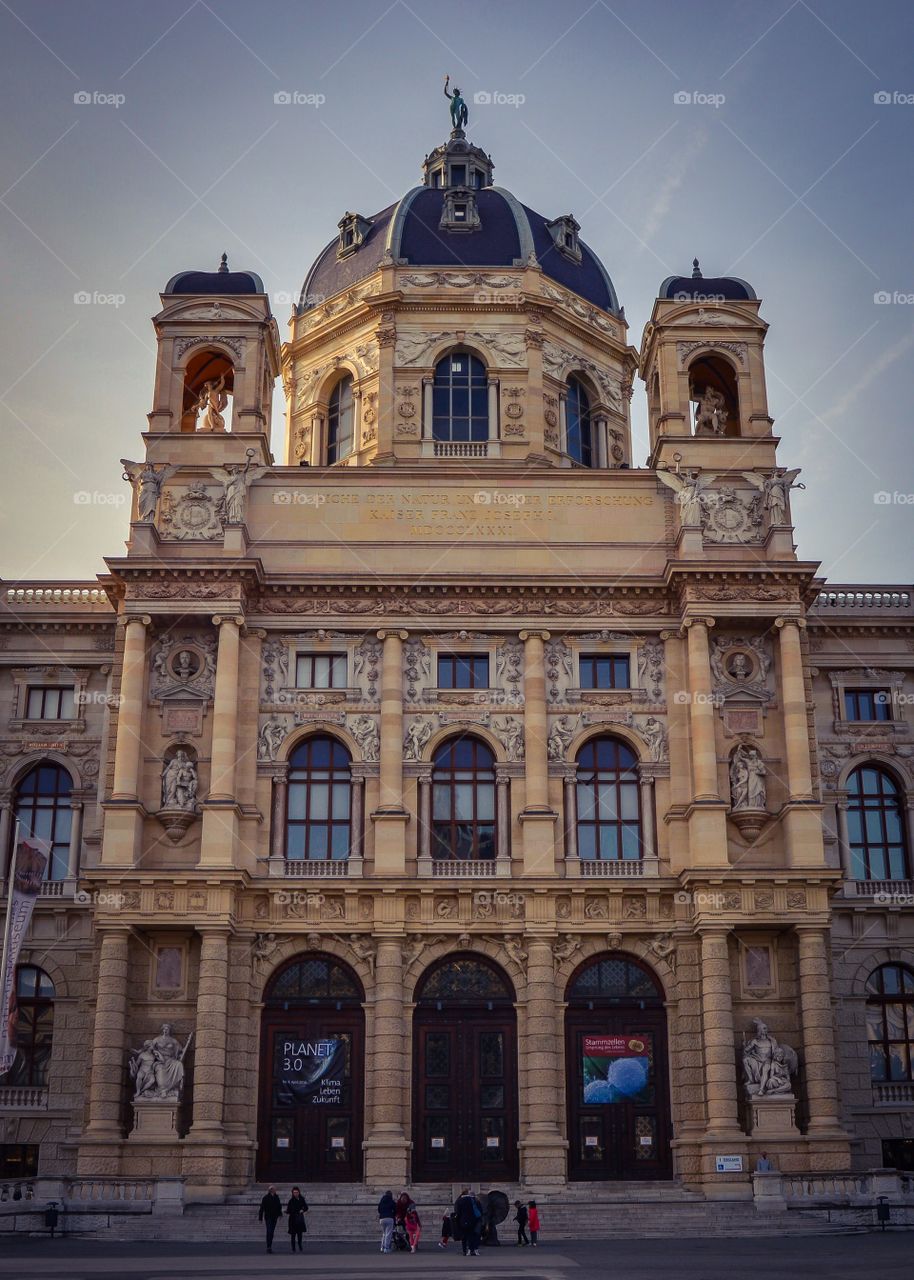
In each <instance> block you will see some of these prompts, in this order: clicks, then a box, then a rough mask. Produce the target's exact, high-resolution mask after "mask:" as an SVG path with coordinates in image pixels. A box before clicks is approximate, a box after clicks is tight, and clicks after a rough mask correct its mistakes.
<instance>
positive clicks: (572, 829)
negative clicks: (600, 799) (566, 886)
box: [562, 766, 581, 876]
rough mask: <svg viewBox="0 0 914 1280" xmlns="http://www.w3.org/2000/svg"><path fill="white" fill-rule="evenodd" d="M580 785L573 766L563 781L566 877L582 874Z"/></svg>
mask: <svg viewBox="0 0 914 1280" xmlns="http://www.w3.org/2000/svg"><path fill="white" fill-rule="evenodd" d="M577 791H578V783H577V768H576V767H574V766H572V767H571V768H570V769H569V770H568V771H567V772H566V774H565V777H564V779H563V781H562V829H563V834H564V838H565V875H566V876H579V875H580V874H581V864H580V858H579V857H578V795H577Z"/></svg>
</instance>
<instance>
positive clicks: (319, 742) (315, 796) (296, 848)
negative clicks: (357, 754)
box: [286, 737, 352, 862]
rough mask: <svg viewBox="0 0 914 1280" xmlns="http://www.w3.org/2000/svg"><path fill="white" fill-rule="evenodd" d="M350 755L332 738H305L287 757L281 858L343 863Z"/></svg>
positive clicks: (347, 834) (347, 840) (347, 836)
mask: <svg viewBox="0 0 914 1280" xmlns="http://www.w3.org/2000/svg"><path fill="white" fill-rule="evenodd" d="M351 763H352V762H351V759H350V756H349V752H348V751H347V750H346V748H345V747H344V746H343V744H342V743H341V742H337V740H336V739H335V738H326V737H318V738H306V739H305V741H304V742H302V743H301V744H300V745H299V746H298V747H296V749H295V751H294V752H293V753H292V755H291V756H290V757H289V785H288V793H287V801H286V858H287V859H288V860H289V861H290V862H301V861H303V860H318V861H324V860H326V859H333V860H334V861H336V860H339V859H343V858H348V857H349V847H350V811H351V802H352V772H351V768H350V765H351Z"/></svg>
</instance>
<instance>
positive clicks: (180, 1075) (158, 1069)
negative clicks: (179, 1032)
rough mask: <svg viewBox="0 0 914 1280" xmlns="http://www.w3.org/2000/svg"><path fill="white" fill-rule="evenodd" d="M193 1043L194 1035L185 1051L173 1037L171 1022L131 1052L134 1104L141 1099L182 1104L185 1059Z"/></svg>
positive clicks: (186, 1045)
mask: <svg viewBox="0 0 914 1280" xmlns="http://www.w3.org/2000/svg"><path fill="white" fill-rule="evenodd" d="M192 1040H193V1032H191V1033H190V1035H189V1036H188V1037H187V1040H186V1042H185V1044H184V1047H183V1048H182V1047H181V1043H180V1041H178V1040H176V1039H175V1037H174V1036H173V1035H172V1034H171V1023H170V1022H166V1023H163V1025H162V1030H161V1032H160V1033H159V1035H157V1036H155V1037H154V1039H152V1040H144V1041H143V1045H142V1048H140V1049H132V1050H131V1051H130V1078H131V1079H132V1080H133V1085H134V1092H133V1100H134V1102H136V1101H138V1100H139V1099H141V1098H142V1099H145V1098H154V1099H156V1100H157V1101H161V1102H180V1100H181V1094H182V1093H183V1092H184V1059H185V1057H186V1056H187V1051H188V1049H189V1048H190V1043H191V1041H192Z"/></svg>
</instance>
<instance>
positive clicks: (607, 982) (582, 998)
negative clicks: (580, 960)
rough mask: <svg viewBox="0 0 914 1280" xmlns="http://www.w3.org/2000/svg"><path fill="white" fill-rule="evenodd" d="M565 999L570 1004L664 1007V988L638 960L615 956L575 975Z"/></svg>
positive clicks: (602, 958) (598, 960) (588, 964)
mask: <svg viewBox="0 0 914 1280" xmlns="http://www.w3.org/2000/svg"><path fill="white" fill-rule="evenodd" d="M565 998H566V1000H567V1001H568V1003H569V1004H585V1005H592V1004H594V1003H599V1002H601V1001H606V1002H609V1003H619V1002H625V1001H632V1002H637V1003H638V1004H653V1005H659V1004H662V1003H663V988H662V987H661V986H660V983H659V982H658V981H657V979H656V978H655V977H654V975H653V974H652V973H650V972H649V971H648V970H647V969H646V968H645V967H644V965H642V964H639V963H638V961H637V960H630V959H629V958H628V957H627V956H623V955H615V954H611V955H603V956H598V957H597V958H596V959H595V960H588V961H586V962H585V963H584V964H582V965H581V966H580V968H578V969H577V970H576V971H575V973H574V974H573V975H572V978H571V981H570V982H569V983H568V989H567V994H566V997H565Z"/></svg>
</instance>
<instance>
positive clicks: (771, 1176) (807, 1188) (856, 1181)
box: [752, 1169, 914, 1213]
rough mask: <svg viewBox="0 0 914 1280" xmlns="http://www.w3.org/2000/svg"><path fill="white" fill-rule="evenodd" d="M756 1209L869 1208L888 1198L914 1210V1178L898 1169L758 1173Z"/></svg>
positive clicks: (754, 1178)
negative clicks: (882, 1198) (851, 1171)
mask: <svg viewBox="0 0 914 1280" xmlns="http://www.w3.org/2000/svg"><path fill="white" fill-rule="evenodd" d="M752 1189H753V1194H754V1196H755V1207H756V1209H757V1210H758V1211H759V1212H760V1213H775V1212H783V1211H785V1210H787V1209H803V1208H814V1207H817V1206H821V1207H823V1208H828V1207H838V1206H851V1207H855V1208H867V1207H870V1206H873V1205H876V1204H878V1202H879V1200H880V1198H881V1197H884V1198H885V1199H886V1200H888V1202H889V1203H890V1204H896V1205H897V1204H899V1203H902V1204H910V1205H911V1206H912V1207H914V1177H911V1176H910V1175H909V1174H903V1173H899V1172H898V1171H897V1170H895V1169H870V1170H868V1171H867V1172H866V1173H780V1172H778V1171H776V1170H775V1171H772V1172H770V1173H755V1174H753V1176H752Z"/></svg>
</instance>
